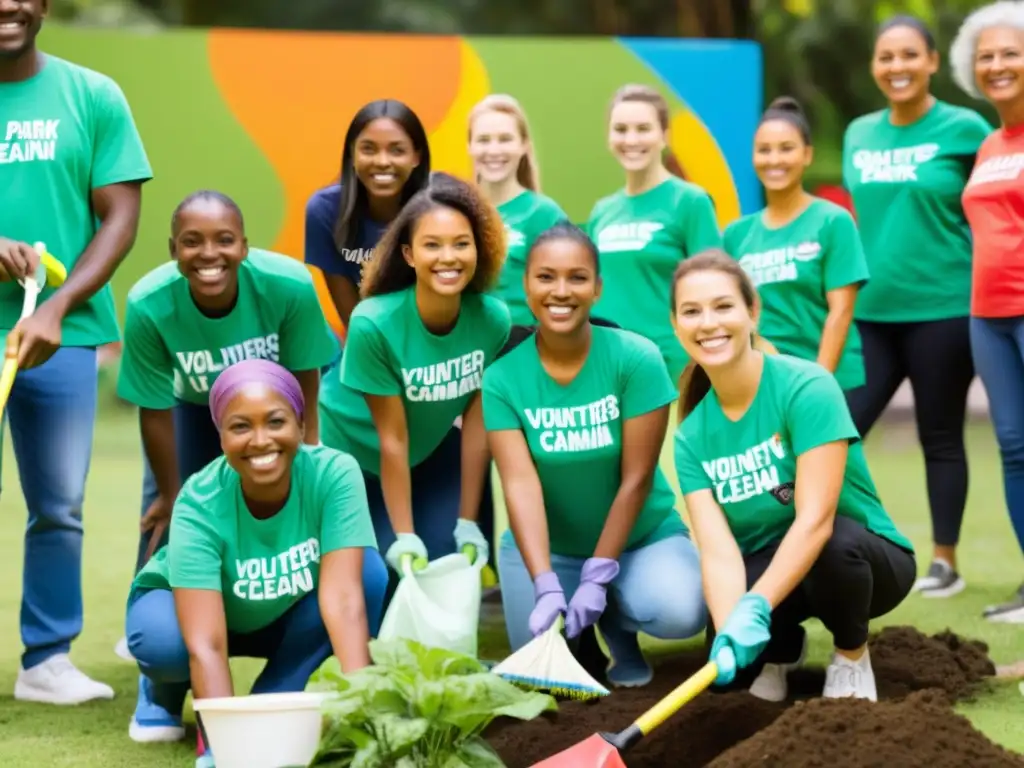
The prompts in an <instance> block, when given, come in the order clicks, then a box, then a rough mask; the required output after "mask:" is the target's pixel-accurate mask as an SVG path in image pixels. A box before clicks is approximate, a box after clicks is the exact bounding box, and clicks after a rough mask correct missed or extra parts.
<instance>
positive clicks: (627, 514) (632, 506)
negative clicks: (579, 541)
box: [594, 477, 653, 560]
mask: <svg viewBox="0 0 1024 768" xmlns="http://www.w3.org/2000/svg"><path fill="white" fill-rule="evenodd" d="M652 479H653V478H650V477H648V478H638V479H636V480H634V481H627V482H623V484H622V485H621V486H619V492H618V493H617V494H615V499H614V500H613V501H612V506H611V509H610V510H608V517H607V519H606V520H605V523H604V528H603V529H602V531H601V538H599V539H598V540H597V547H595V548H594V557H606V558H609V559H611V560H618V559H619V555H621V554H622V550H623V549H625V548H626V543H627V542H628V541H629V534H630V533H631V532H632V531H633V526H634V525H635V524H636V518H637V516H638V515H639V514H640V510H641V509H643V506H644V502H645V501H646V500H647V495H648V493H649V492H650V489H651V481H652Z"/></svg>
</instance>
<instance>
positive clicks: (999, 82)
mask: <svg viewBox="0 0 1024 768" xmlns="http://www.w3.org/2000/svg"><path fill="white" fill-rule="evenodd" d="M974 81H975V83H976V84H977V86H978V90H980V91H981V92H982V94H984V96H985V98H986V99H988V100H989V101H990V102H992V103H993V104H994V105H995V106H997V107H1000V106H1007V105H1009V104H1012V103H1015V102H1017V101H1018V100H1019V99H1020V98H1021V95H1022V94H1024V32H1021V31H1020V30H1017V29H1014V28H1012V27H991V28H989V29H986V30H983V31H982V33H981V34H980V35H979V36H978V44H977V47H976V49H975V53H974Z"/></svg>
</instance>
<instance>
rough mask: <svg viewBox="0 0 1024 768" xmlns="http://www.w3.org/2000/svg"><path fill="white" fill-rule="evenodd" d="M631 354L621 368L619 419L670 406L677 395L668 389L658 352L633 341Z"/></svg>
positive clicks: (649, 344)
mask: <svg viewBox="0 0 1024 768" xmlns="http://www.w3.org/2000/svg"><path fill="white" fill-rule="evenodd" d="M637 341H638V342H639V343H637V344H636V346H635V348H634V350H633V353H632V354H631V355H630V357H629V359H628V360H627V361H626V362H625V364H624V365H623V378H624V380H623V383H622V417H623V418H624V419H632V418H635V417H637V416H643V415H644V414H645V413H650V412H651V411H656V410H657V409H659V408H661V407H663V406H665V405H668V404H669V403H671V402H673V401H674V400H675V399H676V398H677V397H678V396H679V393H678V392H677V391H676V388H675V387H674V386H673V385H672V377H671V376H669V373H668V368H667V367H666V366H665V359H664V358H663V357H662V355H661V352H660V351H659V350H658V348H657V347H656V346H655V345H654V344H653V343H652V342H650V341H648V340H647V339H645V338H642V337H637Z"/></svg>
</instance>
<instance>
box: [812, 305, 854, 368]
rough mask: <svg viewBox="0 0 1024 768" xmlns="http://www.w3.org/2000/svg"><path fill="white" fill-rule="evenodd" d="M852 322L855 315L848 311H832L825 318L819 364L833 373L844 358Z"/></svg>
mask: <svg viewBox="0 0 1024 768" xmlns="http://www.w3.org/2000/svg"><path fill="white" fill-rule="evenodd" d="M852 321H853V313H852V312H850V311H847V310H842V311H838V312H836V311H831V312H829V313H828V316H827V317H826V318H825V325H824V327H823V328H822V331H821V343H820V344H819V345H818V364H819V365H821V366H822V367H824V368H827V369H828V370H829V371H832V372H833V373H835V370H836V367H837V366H838V365H839V359H840V358H841V357H842V354H843V347H844V346H846V337H847V336H848V335H849V333H850V323H851V322H852Z"/></svg>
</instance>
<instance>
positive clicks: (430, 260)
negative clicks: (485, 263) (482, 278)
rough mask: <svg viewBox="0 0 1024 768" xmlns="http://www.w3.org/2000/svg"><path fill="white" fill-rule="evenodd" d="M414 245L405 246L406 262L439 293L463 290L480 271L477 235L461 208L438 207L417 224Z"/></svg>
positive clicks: (420, 282)
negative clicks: (477, 270) (477, 260)
mask: <svg viewBox="0 0 1024 768" xmlns="http://www.w3.org/2000/svg"><path fill="white" fill-rule="evenodd" d="M411 240H412V242H411V244H410V245H403V246H402V255H403V256H404V257H405V260H406V263H408V264H409V266H411V267H412V268H413V269H414V270H416V284H417V285H418V286H422V287H424V288H426V289H427V290H428V291H430V292H431V293H434V294H437V295H438V296H455V295H458V294H460V293H462V292H463V291H464V290H465V289H466V286H468V285H469V284H470V282H472V280H473V276H474V275H475V274H476V263H477V262H476V238H475V237H474V236H473V227H472V225H471V224H470V222H469V219H467V218H466V217H465V216H464V215H463V214H462V213H461V212H459V211H456V210H455V209H453V208H444V207H437V208H432V209H431V210H429V211H427V212H426V213H424V214H423V215H422V216H421V217H420V218H419V220H418V221H417V222H416V223H415V224H413V227H412V237H411Z"/></svg>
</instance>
